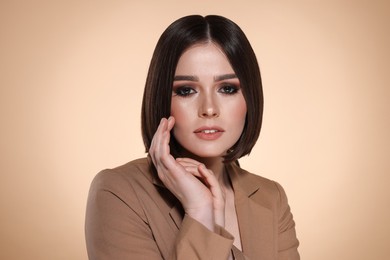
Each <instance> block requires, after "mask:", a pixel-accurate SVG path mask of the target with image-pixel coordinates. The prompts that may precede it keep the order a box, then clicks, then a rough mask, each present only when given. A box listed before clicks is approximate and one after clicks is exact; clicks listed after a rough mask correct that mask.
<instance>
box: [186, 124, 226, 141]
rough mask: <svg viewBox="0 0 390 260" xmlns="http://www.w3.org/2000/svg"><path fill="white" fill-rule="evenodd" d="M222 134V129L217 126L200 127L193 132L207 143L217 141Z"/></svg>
mask: <svg viewBox="0 0 390 260" xmlns="http://www.w3.org/2000/svg"><path fill="white" fill-rule="evenodd" d="M224 132H225V131H224V130H223V129H222V128H220V127H217V126H205V127H200V128H198V129H196V130H195V131H194V133H195V134H196V136H197V137H198V138H199V139H202V140H208V141H212V140H216V139H218V138H219V137H221V135H222V134H223V133H224Z"/></svg>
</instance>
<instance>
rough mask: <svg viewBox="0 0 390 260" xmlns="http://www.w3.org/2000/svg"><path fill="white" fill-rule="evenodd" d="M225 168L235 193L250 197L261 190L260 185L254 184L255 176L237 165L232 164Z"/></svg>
mask: <svg viewBox="0 0 390 260" xmlns="http://www.w3.org/2000/svg"><path fill="white" fill-rule="evenodd" d="M225 167H226V172H227V173H228V174H229V178H230V181H231V183H232V186H233V190H234V193H236V192H237V191H240V192H241V193H243V194H245V195H246V196H247V197H250V196H252V195H253V194H255V193H256V192H257V191H258V190H259V188H260V185H259V183H258V182H254V181H253V176H251V174H250V173H248V172H247V171H245V170H243V169H241V168H240V167H239V166H238V165H237V164H235V163H230V164H227V165H226V166H225Z"/></svg>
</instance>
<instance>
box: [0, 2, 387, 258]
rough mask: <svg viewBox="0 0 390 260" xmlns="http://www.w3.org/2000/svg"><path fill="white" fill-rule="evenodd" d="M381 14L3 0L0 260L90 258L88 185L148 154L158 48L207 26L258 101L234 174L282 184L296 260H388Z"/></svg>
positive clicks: (330, 6) (335, 7)
mask: <svg viewBox="0 0 390 260" xmlns="http://www.w3.org/2000/svg"><path fill="white" fill-rule="evenodd" d="M387 2H388V1H386V0H383V1H380V0H376V1H369V0H367V1H352V0H350V1H348V0H338V1H337V0H334V1H328V0H318V1H315V0H312V1H303V0H297V1H282V0H279V1H278V0H276V1H275V0H263V1H261V0H259V1H222V0H215V1H173V0H170V1H145V0H143V1H108V0H107V1H27V0H26V1H11V0H10V1H7V0H1V2H0V35H1V36H0V116H1V117H0V119H1V135H0V177H1V180H0V210H1V214H0V259H48V260H49V259H50V260H52V259H86V252H85V242H84V233H83V232H84V230H83V225H84V214H85V204H86V197H87V193H88V189H89V184H90V182H91V180H92V178H93V177H94V175H95V174H96V173H97V172H98V171H99V170H101V169H103V168H106V167H114V166H117V165H120V164H123V163H125V162H127V161H129V160H131V159H135V158H138V157H142V156H144V153H143V145H142V140H141V134H140V116H139V114H140V105H141V97H142V91H143V85H144V80H145V76H146V71H147V67H148V64H149V60H150V58H151V55H152V51H153V48H154V46H155V43H156V41H157V38H158V37H159V35H160V34H161V32H162V31H163V30H164V29H165V27H166V26H168V25H169V24H170V23H171V22H172V21H173V20H175V19H176V18H178V17H181V16H184V15H187V14H193V13H199V14H203V15H205V14H209V13H216V14H221V15H225V16H227V17H230V18H231V19H233V20H234V21H236V22H237V23H238V24H239V25H240V26H241V27H242V29H243V30H244V31H245V32H246V34H247V36H248V38H249V39H250V41H251V43H252V44H253V47H254V49H255V51H256V53H257V56H258V58H259V62H260V65H261V69H262V75H263V81H264V91H265V100H266V103H265V115H264V118H265V119H264V127H263V130H262V135H261V139H260V140H259V142H258V144H257V146H256V148H255V150H254V151H253V152H252V154H251V155H250V157H249V158H246V159H243V160H242V164H243V166H244V167H245V168H247V169H249V170H250V171H252V172H255V173H257V174H261V175H263V176H265V177H268V178H271V179H275V180H277V181H279V182H280V183H281V184H282V185H283V186H284V187H285V189H286V191H287V194H288V196H289V200H290V204H291V207H292V210H293V213H294V216H295V220H296V223H297V232H298V236H299V239H300V241H301V246H300V252H301V255H302V258H303V259H316V260H325V259H340V260H341V259H343V260H344V259H354V260H363V259H365V260H366V259H370V260H375V259H377V260H382V259H386V258H387V257H388V247H389V244H390V224H389V219H390V192H389V184H390V177H389V173H390V163H389V159H390V158H389V155H390V148H389V147H390V142H389V140H390V139H389V132H390V116H389V112H390V102H389V99H390V86H389V83H388V82H389V81H388V77H389V72H390V71H389V68H390V55H389V54H390V52H389V46H390V19H389V17H390V6H389V4H387Z"/></svg>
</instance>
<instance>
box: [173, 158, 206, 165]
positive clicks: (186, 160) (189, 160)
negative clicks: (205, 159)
mask: <svg viewBox="0 0 390 260" xmlns="http://www.w3.org/2000/svg"><path fill="white" fill-rule="evenodd" d="M176 160H179V161H181V162H186V163H190V164H193V165H200V164H202V163H201V162H199V161H197V160H194V159H191V158H187V157H180V158H176Z"/></svg>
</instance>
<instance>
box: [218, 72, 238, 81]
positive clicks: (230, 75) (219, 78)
mask: <svg viewBox="0 0 390 260" xmlns="http://www.w3.org/2000/svg"><path fill="white" fill-rule="evenodd" d="M236 78H237V75H236V74H233V73H232V74H223V75H219V76H215V77H214V81H221V80H225V79H236Z"/></svg>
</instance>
